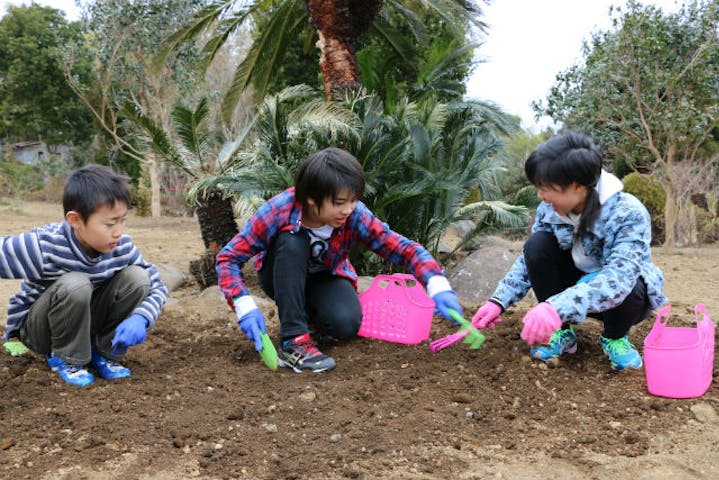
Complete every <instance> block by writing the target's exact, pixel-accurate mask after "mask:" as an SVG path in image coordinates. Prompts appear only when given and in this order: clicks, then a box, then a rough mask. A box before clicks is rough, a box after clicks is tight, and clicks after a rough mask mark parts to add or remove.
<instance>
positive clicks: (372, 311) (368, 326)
mask: <svg viewBox="0 0 719 480" xmlns="http://www.w3.org/2000/svg"><path fill="white" fill-rule="evenodd" d="M359 299H360V304H361V305H362V325H361V326H360V329H359V332H358V333H357V335H359V336H360V337H370V338H377V339H379V340H386V341H388V342H396V343H405V344H415V343H420V342H423V341H425V340H427V339H428V338H429V331H430V329H431V328H432V316H433V312H434V301H432V299H431V298H429V297H428V296H427V294H426V293H425V292H424V288H423V287H422V285H421V284H420V283H419V282H418V281H417V279H416V278H415V277H414V276H412V275H407V274H404V273H395V274H393V275H377V276H376V277H375V279H374V281H373V282H372V285H371V286H370V287H369V288H368V289H367V290H366V291H364V292H363V293H361V294H360V295H359Z"/></svg>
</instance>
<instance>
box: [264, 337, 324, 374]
mask: <svg viewBox="0 0 719 480" xmlns="http://www.w3.org/2000/svg"><path fill="white" fill-rule="evenodd" d="M278 357H279V365H280V366H281V367H289V368H291V369H292V370H294V371H295V372H297V373H300V372H302V370H309V371H311V372H317V373H319V372H326V371H327V370H332V369H333V368H335V360H334V358H332V357H328V356H327V355H325V354H324V353H322V352H320V351H319V350H318V349H317V345H315V342H314V341H313V340H312V339H311V338H310V334H309V333H305V334H303V335H299V336H297V337H295V338H293V339H291V340H285V341H284V342H282V346H281V347H280V351H279V355H278Z"/></svg>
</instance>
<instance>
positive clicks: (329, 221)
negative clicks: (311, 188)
mask: <svg viewBox="0 0 719 480" xmlns="http://www.w3.org/2000/svg"><path fill="white" fill-rule="evenodd" d="M307 203H308V204H309V207H308V208H306V209H305V210H304V212H303V219H302V223H304V224H305V225H306V226H308V227H321V226H322V225H331V226H332V228H338V227H341V226H342V225H343V224H344V223H345V222H346V221H347V217H349V216H350V214H352V212H353V211H354V209H355V206H356V205H357V198H356V197H355V195H354V194H353V193H352V192H351V191H350V189H349V188H347V187H345V188H343V189H342V190H340V191H339V193H337V196H335V197H334V198H325V199H323V200H322V204H321V205H319V206H318V205H317V204H316V203H315V201H314V200H312V199H311V198H310V199H308V200H307Z"/></svg>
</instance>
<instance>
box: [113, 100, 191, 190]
mask: <svg viewBox="0 0 719 480" xmlns="http://www.w3.org/2000/svg"><path fill="white" fill-rule="evenodd" d="M121 114H122V115H123V116H124V117H125V118H127V119H128V120H130V121H131V122H132V123H133V124H135V125H136V126H137V127H139V128H140V129H141V130H142V131H143V132H144V133H145V135H146V138H145V143H147V145H148V146H149V147H150V148H151V149H152V151H153V152H155V153H156V154H157V155H159V156H161V157H162V158H163V159H164V160H165V161H168V162H170V163H172V164H173V165H176V166H178V167H179V168H180V169H182V170H183V171H184V172H185V173H186V174H187V175H188V176H190V177H192V178H196V174H195V173H194V172H193V171H192V170H191V169H189V168H187V166H186V165H185V162H184V159H183V158H182V155H181V154H180V153H179V152H178V151H177V149H175V147H174V146H173V144H172V142H171V140H170V138H169V137H168V136H167V134H166V133H165V131H164V130H163V129H162V128H160V126H158V125H157V123H155V121H154V120H153V119H152V118H150V117H148V116H147V115H146V114H145V112H143V111H142V109H140V107H139V106H138V105H137V104H136V103H134V102H132V101H130V100H128V101H126V102H125V103H124V104H123V106H122V109H121Z"/></svg>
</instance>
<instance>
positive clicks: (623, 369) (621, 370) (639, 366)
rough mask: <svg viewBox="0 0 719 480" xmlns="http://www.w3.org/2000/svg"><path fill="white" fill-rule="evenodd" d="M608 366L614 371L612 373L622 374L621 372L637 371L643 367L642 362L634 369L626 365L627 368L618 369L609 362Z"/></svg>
mask: <svg viewBox="0 0 719 480" xmlns="http://www.w3.org/2000/svg"><path fill="white" fill-rule="evenodd" d="M609 366H610V367H611V368H612V370H614V371H617V372H623V371H625V370H639V369H640V368H642V367H643V366H644V362H640V363H639V365H637V366H636V367H633V366H631V365H627V366H626V367H624V368H619V367H617V366H616V365H613V364H612V363H611V362H609Z"/></svg>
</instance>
